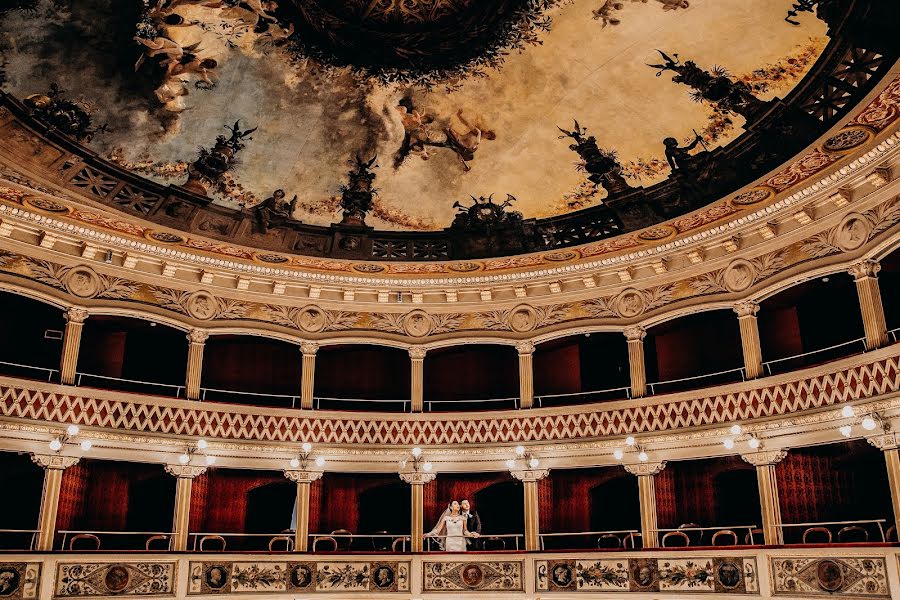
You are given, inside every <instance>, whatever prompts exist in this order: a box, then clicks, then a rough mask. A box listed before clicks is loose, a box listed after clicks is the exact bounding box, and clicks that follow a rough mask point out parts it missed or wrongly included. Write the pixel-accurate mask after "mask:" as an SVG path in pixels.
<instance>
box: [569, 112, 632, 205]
mask: <svg viewBox="0 0 900 600" xmlns="http://www.w3.org/2000/svg"><path fill="white" fill-rule="evenodd" d="M557 129H559V130H560V131H562V132H563V134H564V135H561V136H559V139H561V140H562V139H565V138H567V137H570V138H572V139H573V140H574V141H575V143H574V144H570V145H569V149H570V150H574V151H575V152H576V153H577V154H578V156H580V157H581V160H582V161H583V168H584V170H585V171H587V172H588V180H590V181H591V182H592V183H593V184H594V187H597V186H603V189H605V190H606V192H607V193H608V194H609V195H610V196H612V195H614V194H621V193H624V192H627V191H628V190H630V189H631V186H630V185H628V182H626V181H625V178H624V177H623V176H622V166H621V165H620V164H619V161H618V160H617V158H616V153H615V151H613V150H603V149H601V148H600V147H599V146H598V145H597V139H596V138H595V137H594V136H592V135H591V136H587V137H585V135H586V134H587V127H582V126H581V125H579V124H578V121H575V129H573V130H572V131H567V130H565V129H563V128H562V127H557Z"/></svg>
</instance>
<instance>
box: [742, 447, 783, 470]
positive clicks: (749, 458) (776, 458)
mask: <svg viewBox="0 0 900 600" xmlns="http://www.w3.org/2000/svg"><path fill="white" fill-rule="evenodd" d="M786 456H787V450H762V451H760V452H750V453H748V454H741V458H742V459H743V460H744V462H747V463H750V464H751V465H753V466H754V467H760V466H763V465H777V464H778V463H780V462H781V461H782V460H784V458H785V457H786Z"/></svg>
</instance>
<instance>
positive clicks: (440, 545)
mask: <svg viewBox="0 0 900 600" xmlns="http://www.w3.org/2000/svg"><path fill="white" fill-rule="evenodd" d="M451 504H453V501H452V500H451V501H450V502H449V503H448V504H447V508H446V509H445V510H444V512H442V513H441V516H440V517H438V520H437V523H435V524H434V527H433V528H432V529H431V531H429V532H428V534H429V535H434V536H438V529H440V527H441V523H443V521H444V517H446V516H447V515H449V514H450V505H451ZM435 542H436V543H437V546H438V548H440V549H441V550H443V549H444V538H443V537H440V536H439V537H437V539H436V540H435Z"/></svg>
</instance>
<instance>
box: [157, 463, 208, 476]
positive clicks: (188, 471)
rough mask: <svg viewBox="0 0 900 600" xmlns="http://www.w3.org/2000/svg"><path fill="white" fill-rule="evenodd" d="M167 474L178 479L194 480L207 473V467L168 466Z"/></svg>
mask: <svg viewBox="0 0 900 600" xmlns="http://www.w3.org/2000/svg"><path fill="white" fill-rule="evenodd" d="M166 473H168V474H169V475H173V476H175V477H178V478H185V479H193V478H195V477H199V476H200V475H203V474H204V473H206V467H205V466H199V465H181V464H178V465H166Z"/></svg>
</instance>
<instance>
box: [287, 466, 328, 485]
mask: <svg viewBox="0 0 900 600" xmlns="http://www.w3.org/2000/svg"><path fill="white" fill-rule="evenodd" d="M284 476H285V477H287V478H288V479H290V480H291V481H293V482H294V483H312V482H313V481H316V480H318V479H322V471H301V470H299V469H288V470H286V471H285V472H284Z"/></svg>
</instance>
